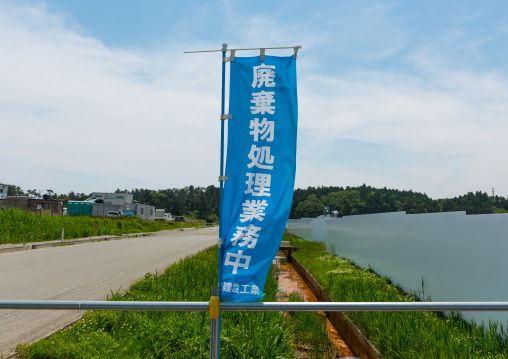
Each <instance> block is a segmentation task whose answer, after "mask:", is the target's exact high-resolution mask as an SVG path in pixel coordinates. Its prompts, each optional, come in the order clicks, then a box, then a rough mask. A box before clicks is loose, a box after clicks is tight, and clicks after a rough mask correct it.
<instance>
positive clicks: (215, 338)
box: [210, 287, 220, 359]
mask: <svg viewBox="0 0 508 359" xmlns="http://www.w3.org/2000/svg"><path fill="white" fill-rule="evenodd" d="M219 294H220V287H213V288H212V297H211V298H210V318H211V320H210V359H219V352H220V307H219V305H220V299H219Z"/></svg>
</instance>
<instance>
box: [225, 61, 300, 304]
mask: <svg viewBox="0 0 508 359" xmlns="http://www.w3.org/2000/svg"><path fill="white" fill-rule="evenodd" d="M230 64H231V65H230V66H231V67H230V91H229V93H230V95H229V113H230V114H232V115H233V118H232V119H230V120H228V143H227V160H226V175H227V176H229V180H228V181H227V182H225V185H224V200H223V206H222V211H221V217H223V218H221V225H222V226H223V228H221V238H223V239H224V244H223V248H222V251H221V253H222V261H221V262H222V268H221V270H219V273H221V274H220V276H221V277H220V278H219V282H220V285H221V291H222V293H221V300H226V301H233V302H254V301H257V300H260V299H261V298H263V295H264V294H263V291H264V286H265V281H266V276H267V274H268V270H269V268H270V265H271V263H272V261H273V258H274V257H275V255H276V254H277V250H278V248H279V246H280V243H281V240H282V236H283V234H284V229H285V227H286V223H287V219H288V216H289V210H290V208H291V201H292V198H293V188H294V182H295V168H296V130H297V123H298V106H297V93H296V60H295V59H294V57H293V56H290V57H276V56H265V58H264V60H263V61H261V60H260V57H259V56H257V57H235V59H234V61H232V62H231V63H230Z"/></svg>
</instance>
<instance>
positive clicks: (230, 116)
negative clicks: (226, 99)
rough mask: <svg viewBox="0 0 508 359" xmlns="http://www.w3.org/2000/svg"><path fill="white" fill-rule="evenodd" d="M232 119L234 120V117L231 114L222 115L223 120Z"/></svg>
mask: <svg viewBox="0 0 508 359" xmlns="http://www.w3.org/2000/svg"><path fill="white" fill-rule="evenodd" d="M232 118H233V115H232V114H230V113H225V114H222V115H220V119H221V120H231V119H232Z"/></svg>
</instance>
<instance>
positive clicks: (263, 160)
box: [222, 63, 276, 295]
mask: <svg viewBox="0 0 508 359" xmlns="http://www.w3.org/2000/svg"><path fill="white" fill-rule="evenodd" d="M252 74H253V78H252V88H253V92H252V97H251V100H250V113H251V114H252V115H253V118H252V119H250V121H249V127H248V131H249V135H250V137H251V139H252V144H251V148H250V151H249V153H245V155H246V156H247V159H248V161H247V167H246V169H245V170H246V171H245V176H246V177H245V178H246V179H245V191H244V195H245V197H244V200H243V202H242V211H241V213H240V218H239V222H240V223H241V224H240V225H237V226H236V231H235V232H234V233H233V234H232V235H231V238H230V240H231V244H232V246H233V248H234V249H233V250H230V251H228V252H227V254H226V258H225V260H224V266H232V267H233V268H232V273H233V274H237V273H238V272H239V271H241V270H244V269H248V268H249V265H250V262H251V255H250V250H252V249H254V248H256V245H257V244H258V239H259V238H260V236H262V232H263V220H264V219H265V214H266V213H265V211H266V209H267V208H268V206H269V205H270V203H269V200H270V197H271V190H270V186H271V183H272V172H273V169H274V166H275V165H276V154H274V153H272V152H271V150H272V147H271V144H272V143H273V141H274V140H275V121H274V120H273V117H272V116H273V115H274V114H275V111H276V98H275V91H266V90H269V89H272V88H274V87H275V86H276V82H275V77H276V71H275V66H270V65H266V64H264V63H262V64H261V65H259V66H253V68H252ZM259 115H262V116H263V117H261V118H260V117H259ZM254 116H256V117H254ZM222 291H223V292H230V293H238V294H251V295H259V294H260V290H259V287H258V286H256V285H240V284H238V283H231V282H223V283H222Z"/></svg>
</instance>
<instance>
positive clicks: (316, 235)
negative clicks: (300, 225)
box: [312, 218, 326, 243]
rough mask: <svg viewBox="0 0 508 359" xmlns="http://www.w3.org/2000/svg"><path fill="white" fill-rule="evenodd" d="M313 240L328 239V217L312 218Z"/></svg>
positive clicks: (322, 240) (321, 240)
mask: <svg viewBox="0 0 508 359" xmlns="http://www.w3.org/2000/svg"><path fill="white" fill-rule="evenodd" d="M312 240H313V241H315V242H321V243H325V240H326V219H325V218H313V219H312Z"/></svg>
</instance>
